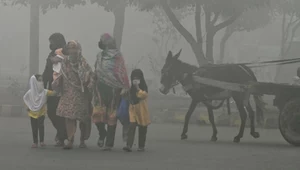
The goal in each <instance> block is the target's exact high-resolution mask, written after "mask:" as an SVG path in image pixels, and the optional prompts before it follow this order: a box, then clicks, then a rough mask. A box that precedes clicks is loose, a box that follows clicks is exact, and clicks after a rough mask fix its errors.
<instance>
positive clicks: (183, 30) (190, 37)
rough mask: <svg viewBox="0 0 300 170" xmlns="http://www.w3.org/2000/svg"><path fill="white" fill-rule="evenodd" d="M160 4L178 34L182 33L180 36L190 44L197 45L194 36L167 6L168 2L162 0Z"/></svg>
mask: <svg viewBox="0 0 300 170" xmlns="http://www.w3.org/2000/svg"><path fill="white" fill-rule="evenodd" d="M160 4H161V6H162V8H163V9H164V11H165V12H166V14H167V16H168V18H169V19H170V21H171V22H172V24H173V25H174V27H175V28H176V29H177V30H178V32H180V34H181V35H182V36H183V37H184V38H185V39H186V41H187V42H188V43H189V44H191V45H194V44H195V43H196V40H195V39H194V37H193V35H192V34H191V33H190V32H189V31H188V30H187V29H186V28H184V26H183V25H182V24H181V23H180V22H179V21H178V19H177V18H176V16H175V14H174V13H173V12H172V10H171V8H170V7H169V5H168V4H167V0H160Z"/></svg>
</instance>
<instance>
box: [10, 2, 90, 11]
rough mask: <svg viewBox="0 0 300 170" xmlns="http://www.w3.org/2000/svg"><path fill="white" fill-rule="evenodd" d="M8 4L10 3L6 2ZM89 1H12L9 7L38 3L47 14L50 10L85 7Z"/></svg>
mask: <svg viewBox="0 0 300 170" xmlns="http://www.w3.org/2000/svg"><path fill="white" fill-rule="evenodd" d="M6 2H8V1H6ZM86 2H87V0H11V2H10V3H7V4H8V5H13V6H14V5H22V6H28V5H30V3H38V4H39V5H40V7H41V10H42V12H43V13H44V14H45V13H46V12H47V11H48V10H51V9H53V8H58V7H59V6H61V5H62V6H64V7H66V8H73V7H74V6H76V5H85V4H86Z"/></svg>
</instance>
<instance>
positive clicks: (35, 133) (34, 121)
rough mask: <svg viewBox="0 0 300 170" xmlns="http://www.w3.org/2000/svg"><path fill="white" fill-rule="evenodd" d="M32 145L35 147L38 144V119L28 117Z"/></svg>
mask: <svg viewBox="0 0 300 170" xmlns="http://www.w3.org/2000/svg"><path fill="white" fill-rule="evenodd" d="M30 123H31V130H32V137H33V145H32V148H36V147H37V144H38V120H37V119H35V118H32V117H30Z"/></svg>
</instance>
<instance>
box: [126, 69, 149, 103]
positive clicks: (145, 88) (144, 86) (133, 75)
mask: <svg viewBox="0 0 300 170" xmlns="http://www.w3.org/2000/svg"><path fill="white" fill-rule="evenodd" d="M136 77H137V78H138V79H139V80H140V84H139V87H140V89H141V90H143V91H145V92H148V86H147V84H146V81H145V78H144V74H143V71H142V70H141V69H135V70H133V71H132V73H131V76H130V79H131V88H130V103H131V104H133V105H134V104H138V103H139V101H140V99H139V98H138V97H137V95H136V93H137V89H136V88H135V86H134V85H133V80H134V78H136Z"/></svg>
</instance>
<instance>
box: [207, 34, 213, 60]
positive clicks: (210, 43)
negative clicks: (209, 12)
mask: <svg viewBox="0 0 300 170" xmlns="http://www.w3.org/2000/svg"><path fill="white" fill-rule="evenodd" d="M214 36H215V33H214V32H211V31H208V32H207V35H206V59H207V60H208V61H209V62H210V63H211V64H214V62H215V61H214V53H213V52H214Z"/></svg>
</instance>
